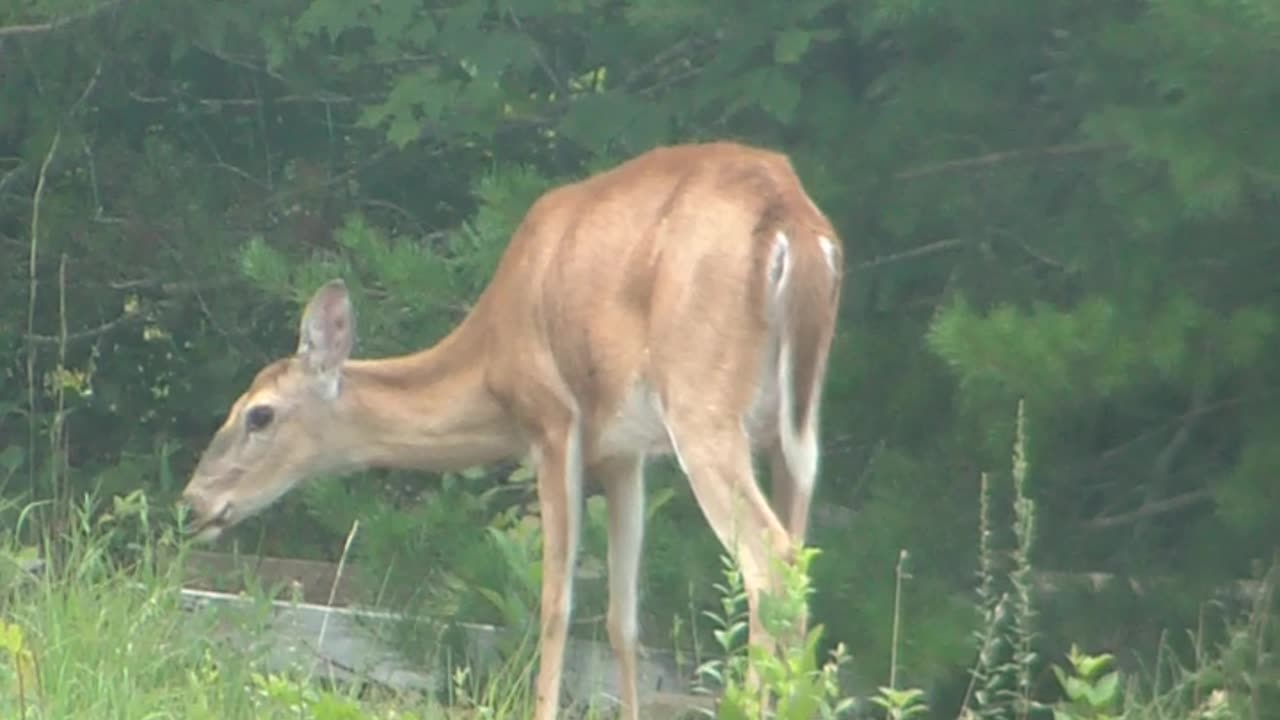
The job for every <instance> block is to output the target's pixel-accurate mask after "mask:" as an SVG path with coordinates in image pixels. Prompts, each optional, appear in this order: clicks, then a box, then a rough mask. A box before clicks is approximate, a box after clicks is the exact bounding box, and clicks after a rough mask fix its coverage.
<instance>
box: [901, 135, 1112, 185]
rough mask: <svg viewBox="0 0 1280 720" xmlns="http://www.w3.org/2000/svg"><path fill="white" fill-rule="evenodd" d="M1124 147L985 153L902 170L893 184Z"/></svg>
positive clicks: (1092, 145) (1078, 146)
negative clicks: (1035, 159)
mask: <svg viewBox="0 0 1280 720" xmlns="http://www.w3.org/2000/svg"><path fill="white" fill-rule="evenodd" d="M1124 147H1125V146H1124V145H1122V144H1120V143H1077V144H1074V145H1049V146H1047V147H1039V148H1024V149H1021V150H1002V151H999V152H993V153H987V154H986V155H979V156H977V157H969V158H959V159H957V160H947V161H945V162H940V163H934V164H932V165H922V166H920V167H916V168H911V169H910V170H903V171H902V172H899V173H897V174H896V175H894V179H897V180H914V179H916V178H922V177H928V176H930V175H942V174H945V173H949V172H957V171H961V170H973V169H976V168H986V167H992V166H994V165H1001V164H1003V163H1007V162H1014V161H1019V160H1030V159H1032V158H1042V157H1067V156H1071V155H1087V154H1093V153H1101V152H1108V151H1111V150H1120V149H1123V148H1124Z"/></svg>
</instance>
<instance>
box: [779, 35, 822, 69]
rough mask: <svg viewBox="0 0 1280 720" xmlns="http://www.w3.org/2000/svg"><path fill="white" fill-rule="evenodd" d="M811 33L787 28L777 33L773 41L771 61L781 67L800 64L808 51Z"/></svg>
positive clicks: (811, 37)
mask: <svg viewBox="0 0 1280 720" xmlns="http://www.w3.org/2000/svg"><path fill="white" fill-rule="evenodd" d="M812 39H813V35H812V33H810V32H809V31H808V30H801V29H800V28H789V29H787V30H783V31H782V32H780V33H778V36H777V37H776V38H774V40H773V59H774V60H775V61H777V62H779V63H782V64H783V65H791V64H793V63H797V62H800V60H801V59H802V58H803V57H804V55H805V53H806V52H808V51H809V43H810V41H811V40H812Z"/></svg>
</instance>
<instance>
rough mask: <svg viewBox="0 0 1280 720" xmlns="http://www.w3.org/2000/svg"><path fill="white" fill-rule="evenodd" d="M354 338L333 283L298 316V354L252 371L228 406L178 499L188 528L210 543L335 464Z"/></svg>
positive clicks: (339, 285) (347, 308) (339, 457)
mask: <svg viewBox="0 0 1280 720" xmlns="http://www.w3.org/2000/svg"><path fill="white" fill-rule="evenodd" d="M354 340H355V314H354V312H353V311H352V307H351V300H350V298H349V296H348V294H347V288H346V285H345V284H344V283H343V282H342V280H331V281H330V282H328V283H327V284H325V285H324V286H322V287H321V288H320V289H319V290H317V291H316V293H315V295H314V296H313V297H312V298H311V301H310V302H309V303H308V304H307V307H306V310H305V311H304V312H303V315H302V322H301V326H300V328H299V333H298V351H297V354H295V355H294V356H293V357H289V358H283V359H280V360H277V361H275V362H273V363H271V364H270V365H267V366H266V367H265V368H263V369H262V370H261V371H259V372H258V375H257V377H255V378H254V380H253V382H252V383H251V384H250V385H249V389H248V390H246V391H245V392H244V394H242V395H241V396H240V397H239V398H237V399H236V401H235V403H234V404H233V405H232V406H231V411H230V412H229V413H228V414H227V417H226V420H225V421H224V422H223V424H222V427H220V428H219V429H218V431H217V432H216V433H215V434H214V436H213V439H212V440H211V441H210V443H209V445H208V447H207V448H206V449H205V451H204V454H203V455H202V456H201V458H200V462H199V464H198V465H197V466H196V469H195V472H194V473H193V474H192V477H191V480H190V482H189V483H188V484H187V487H186V489H185V490H183V493H182V500H183V502H184V503H185V504H186V505H187V506H188V507H189V508H190V509H191V523H192V524H191V530H192V532H193V533H194V535H195V537H196V538H197V539H198V540H202V541H212V540H214V539H216V538H217V537H218V536H219V535H221V534H222V532H223V531H224V530H226V529H228V528H230V527H233V526H235V525H236V524H237V523H239V522H241V521H243V520H244V519H245V518H248V517H250V516H252V515H253V514H255V513H257V512H259V511H261V510H263V509H264V508H266V507H268V506H269V505H271V504H272V503H274V502H275V501H276V500H278V499H280V497H281V496H283V495H284V494H285V493H287V492H288V491H289V490H290V489H291V488H293V487H294V486H295V485H297V484H298V483H299V482H301V481H303V480H306V479H307V478H309V477H312V476H314V475H317V474H321V473H324V472H326V471H329V470H332V469H334V468H336V467H338V466H340V465H341V464H342V462H343V445H344V443H343V437H342V435H343V433H342V429H341V423H340V422H337V418H336V417H335V414H336V413H337V412H338V409H339V403H338V400H339V396H340V395H341V393H342V365H343V363H344V362H345V361H346V360H347V358H348V356H349V355H350V354H351V348H352V345H353V344H354Z"/></svg>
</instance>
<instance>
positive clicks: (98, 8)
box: [0, 0, 122, 38]
mask: <svg viewBox="0 0 1280 720" xmlns="http://www.w3.org/2000/svg"><path fill="white" fill-rule="evenodd" d="M121 2H122V0H111V2H105V3H102V4H101V5H95V6H94V7H91V8H89V9H88V10H86V11H84V12H82V13H76V14H75V15H68V16H66V17H62V18H57V19H54V20H50V21H48V22H42V23H28V24H25V25H6V26H4V27H0V38H2V37H7V36H9V35H37V34H40V33H47V32H53V31H54V30H57V29H58V28H61V27H63V26H65V25H70V24H71V23H74V22H78V21H80V20H87V19H89V18H91V17H93V16H95V15H97V14H98V13H100V12H102V11H104V10H109V9H111V8H113V7H115V6H117V5H119V4H120V3H121Z"/></svg>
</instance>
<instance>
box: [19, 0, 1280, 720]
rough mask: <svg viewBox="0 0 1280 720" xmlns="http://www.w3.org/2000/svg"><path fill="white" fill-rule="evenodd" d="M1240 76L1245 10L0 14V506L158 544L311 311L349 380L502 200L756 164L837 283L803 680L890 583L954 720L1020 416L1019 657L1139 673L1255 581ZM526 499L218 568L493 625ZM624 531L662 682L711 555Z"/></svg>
mask: <svg viewBox="0 0 1280 720" xmlns="http://www.w3.org/2000/svg"><path fill="white" fill-rule="evenodd" d="M1277 62H1280V5H1277V4H1275V3H1271V2H1265V1H1262V0H1255V1H1253V2H1250V1H1247V0H1234V1H1227V0H1217V1H1214V2H1202V1H1200V0H1148V1H1146V2H1143V1H1138V0H1134V1H1129V2H1096V1H1091V0H1083V1H1082V0H1039V1H1038V2H1023V3H1008V2H993V1H992V0H971V1H970V2H965V3H957V2H952V3H941V2H926V1H923V0H796V1H794V2H789V3H778V2H766V1H764V0H736V1H735V2H726V1H724V0H705V1H703V2H699V3H689V4H686V3H683V2H675V1H673V0H632V1H630V2H624V1H622V0H557V1H555V2H552V1H550V0H527V1H526V2H519V3H513V2H505V1H504V0H455V1H454V2H449V3H441V2H434V0H377V1H376V2H368V3H365V2H352V1H350V0H244V1H242V2H213V1H210V2H178V1H176V0H156V1H153V2H145V3H144V2H130V1H129V0H107V1H105V2H89V1H88V0H21V1H19V0H6V1H5V2H0V494H2V495H3V496H5V497H7V498H10V499H14V500H19V501H21V502H30V501H32V500H37V499H49V498H55V499H56V498H62V499H69V498H77V497H80V496H82V495H84V494H85V493H89V492H93V493H97V494H99V495H101V496H103V497H109V496H111V495H116V494H125V493H128V492H131V491H133V490H136V489H138V488H145V490H146V492H147V493H148V494H149V495H150V496H152V498H153V500H154V501H155V504H156V505H157V506H159V505H162V504H164V503H169V502H171V501H172V500H173V499H175V497H176V494H177V491H178V490H180V488H181V486H182V485H183V484H184V482H185V479H186V474H187V473H188V472H189V470H190V469H191V467H192V466H193V463H194V459H195V456H196V454H197V453H198V452H199V451H200V449H201V448H202V447H203V444H204V443H205V442H206V440H207V439H208V437H209V435H210V433H211V431H212V430H213V428H215V427H216V426H217V424H219V423H220V422H221V420H222V417H223V413H224V412H225V411H226V409H227V407H228V405H229V403H230V402H231V400H232V399H233V398H234V397H235V396H236V395H237V394H238V393H239V392H240V391H241V390H242V389H243V387H244V386H245V385H246V383H247V382H248V380H249V379H250V378H251V377H252V376H253V374H254V373H255V372H256V370H257V369H258V368H259V367H260V366H261V365H262V364H264V363H265V362H266V361H268V360H269V359H272V358H274V357H277V356H280V355H282V354H286V353H289V352H292V350H293V349H294V347H295V345H296V329H297V318H298V313H299V310H300V307H301V303H302V302H304V301H305V299H306V298H307V297H308V296H309V295H310V293H311V292H312V291H313V290H314V289H315V288H316V287H317V286H318V285H319V284H320V283H321V282H323V281H324V280H325V279H327V278H329V277H331V276H335V275H341V276H342V277H344V278H345V279H346V280H347V282H348V285H349V286H350V287H351V288H352V290H353V294H354V297H355V300H356V303H357V308H358V312H359V313H360V323H361V337H360V341H359V346H358V349H357V353H358V354H359V355H362V356H366V357H367V356H374V355H378V354H384V353H393V352H401V351H407V350H412V349H415V348H417V347H420V346H422V345H424V344H426V343H429V342H431V341H433V340H434V339H436V338H438V337H440V336H441V335H442V334H443V333H444V332H445V331H446V329H447V328H449V327H450V326H451V325H452V324H453V323H455V322H457V321H458V320H459V318H460V317H461V316H462V314H463V313H465V312H466V309H467V306H468V303H469V302H470V301H471V300H473V299H474V298H475V297H476V295H477V294H478V292H479V290H480V289H481V288H482V287H483V286H484V284H485V283H486V282H487V280H488V277H489V274H490V271H491V269H492V268H493V266H494V263H495V262H496V260H497V257H498V256H499V254H500V253H501V252H502V250H503V249H504V247H505V245H506V242H507V240H508V237H509V235H510V233H511V231H512V229H513V228H514V226H515V225H516V223H517V222H518V221H519V219H520V217H521V215H522V214H523V213H524V212H525V211H526V210H527V208H528V206H529V204H530V203H531V201H532V200H533V199H534V198H535V197H536V196H537V195H538V194H539V193H541V192H543V191H544V190H546V189H548V188H550V187H552V186H553V185H555V184H558V183H561V182H565V181H568V180H572V179H576V178H580V177H582V176H584V175H585V174H587V173H589V172H592V171H595V170H598V169H602V168H605V167H608V166H610V165H613V164H615V163H617V162H619V161H621V160H623V159H625V158H627V157H630V156H632V155H635V154H637V153H639V152H641V151H643V150H645V149H647V148H650V147H653V146H654V145H657V144H664V143H672V142H679V141H692V140H700V139H718V138H731V139H738V140H743V141H748V142H752V143H757V144H762V145H766V146H770V147H773V148H777V149H779V150H783V151H785V152H787V153H789V154H790V155H791V157H792V158H793V160H794V163H795V164H796V166H797V168H798V170H799V172H800V174H801V176H802V178H803V179H804V180H805V182H806V183H807V185H808V187H809V189H810V191H811V193H812V195H813V196H814V197H815V199H816V200H817V202H818V203H819V204H820V205H821V206H822V207H823V208H824V209H825V210H826V211H827V212H828V213H829V214H830V216H831V217H832V219H833V221H834V222H835V223H836V225H837V227H838V228H839V229H840V231H841V233H842V235H843V237H844V239H845V244H846V248H847V260H848V267H847V268H846V270H847V284H846V288H847V291H846V294H845V304H844V307H843V308H842V314H841V324H840V330H839V336H838V339H837V342H836V347H835V349H834V354H833V358H832V363H831V377H830V381H829V383H828V387H827V394H826V401H825V425H824V427H825V437H824V439H823V447H824V458H825V459H824V463H823V476H822V478H821V485H820V488H819V490H818V493H817V497H816V500H815V511H814V520H813V523H812V542H813V544H814V545H816V546H818V547H819V548H821V549H822V550H823V554H822V555H821V556H820V557H819V558H818V559H817V560H816V562H815V565H814V568H813V574H814V579H813V582H814V587H815V592H816V594H815V596H814V598H813V607H814V612H815V614H816V615H817V619H818V621H819V622H821V623H822V624H823V625H824V626H825V628H826V636H825V637H826V642H827V643H828V644H832V643H835V642H837V641H842V642H844V643H846V644H847V645H848V646H849V648H850V650H851V652H852V654H853V656H854V658H855V662H854V664H855V667H857V668H858V672H859V673H860V674H862V675H863V676H864V677H865V678H866V679H867V682H869V683H874V682H876V681H879V680H881V679H882V678H883V677H884V676H885V674H886V673H885V668H886V667H887V664H888V657H889V645H890V624H891V623H890V619H891V616H892V613H893V600H894V586H895V583H894V574H895V567H896V565H897V563H898V561H899V556H900V551H901V550H906V551H907V552H908V553H909V569H910V578H909V579H908V580H907V581H906V582H905V584H904V589H903V595H902V600H903V606H902V617H903V623H904V628H905V629H904V632H903V638H902V642H903V647H902V649H901V654H900V656H899V658H898V659H899V663H900V666H901V670H900V671H901V672H903V673H904V674H906V675H907V676H909V677H911V678H912V682H914V683H916V684H918V685H921V686H927V687H929V688H931V689H932V690H933V692H934V693H935V697H936V698H940V699H939V700H938V703H939V705H940V706H941V705H945V702H944V701H943V700H941V699H942V698H947V697H954V696H956V695H958V694H959V692H960V691H961V690H963V687H964V685H965V684H966V682H967V677H966V675H965V673H966V668H967V667H968V666H969V665H970V664H971V662H972V659H973V654H974V638H973V637H972V631H973V628H974V627H975V622H976V621H977V619H978V618H977V615H978V608H977V607H976V606H975V600H974V597H975V585H976V582H975V576H976V573H977V571H978V562H979V558H978V546H979V532H978V527H979V523H978V520H979V515H980V507H979V506H980V503H979V497H980V493H979V489H980V484H981V483H982V478H983V476H984V474H985V476H986V477H987V478H988V481H989V483H990V486H991V487H996V488H1002V487H1007V485H1008V483H1007V481H1008V478H1009V476H1010V472H1011V470H1012V468H1013V467H1014V463H1013V457H1012V450H1011V448H1012V446H1013V440H1014V427H1015V422H1016V420H1017V417H1018V403H1019V401H1022V402H1023V403H1024V405H1023V407H1024V411H1025V430H1026V437H1027V458H1026V459H1027V462H1028V467H1029V474H1028V478H1029V479H1028V492H1029V494H1030V496H1031V497H1032V498H1033V499H1034V501H1035V503H1036V506H1037V508H1038V513H1037V516H1036V518H1037V522H1036V526H1035V543H1036V544H1035V551H1034V555H1033V557H1032V561H1033V563H1034V566H1035V568H1036V572H1037V575H1036V577H1037V578H1038V579H1037V582H1038V583H1039V584H1038V585H1037V587H1040V588H1041V589H1042V590H1044V591H1045V592H1044V598H1043V602H1042V611H1041V613H1040V616H1039V619H1038V623H1039V625H1038V631H1039V633H1040V636H1041V638H1042V640H1043V642H1044V643H1045V648H1044V651H1043V652H1044V657H1046V658H1047V659H1048V660H1051V661H1054V662H1057V661H1058V659H1060V658H1061V656H1062V655H1061V654H1062V652H1063V651H1065V648H1066V647H1068V646H1069V644H1070V643H1071V642H1072V641H1075V642H1079V643H1081V644H1082V645H1085V646H1088V647H1090V648H1092V649H1097V650H1110V651H1112V652H1116V653H1117V654H1118V655H1120V657H1121V658H1122V659H1123V660H1125V661H1131V662H1137V658H1143V657H1150V655H1151V654H1152V653H1153V652H1154V651H1155V649H1156V646H1157V644H1158V643H1159V641H1160V637H1161V633H1162V631H1171V632H1169V634H1168V637H1172V638H1174V639H1175V640H1176V641H1181V640H1182V639H1183V638H1182V636H1181V634H1180V633H1181V632H1182V629H1184V628H1188V627H1193V626H1195V625H1196V623H1197V621H1198V618H1201V619H1202V617H1201V616H1202V610H1203V609H1204V607H1206V603H1207V601H1208V599H1209V598H1210V597H1211V596H1212V591H1213V589H1215V588H1219V587H1221V586H1223V585H1224V584H1225V583H1227V582H1229V581H1236V580H1241V579H1248V578H1255V577H1258V576H1259V575H1260V574H1261V573H1262V572H1263V571H1265V569H1266V568H1267V567H1268V566H1269V564H1270V563H1271V562H1272V560H1273V556H1274V554H1275V553H1276V551H1277V548H1278V547H1280V522H1277V517H1278V514H1277V508H1278V507H1280V477H1277V468H1280V443H1277V442H1276V441H1275V438H1276V437H1277V435H1278V434H1280V403H1278V402H1277V390H1278V389H1280V363H1277V362H1276V359H1277V358H1278V357H1280V326H1278V325H1280V321H1278V318H1280V315H1278V314H1277V313H1280V292H1278V291H1280V265H1277V259H1278V258H1280V236H1278V235H1277V233H1276V228H1277V227H1280V225H1278V222H1280V140H1277V135H1276V130H1275V128H1276V125H1274V123H1275V122H1276V120H1277V119H1280V74H1278V73H1275V65H1274V63H1277ZM51 438H52V442H51ZM529 480H530V475H529V472H528V469H527V468H526V467H523V466H521V467H500V468H486V469H483V470H476V471H474V472H467V473H463V474H459V475H457V476H449V477H433V476H423V475H411V474H394V473H368V474H365V475H362V476H359V477H353V478H345V479H341V480H338V479H334V480H329V481H325V482H317V483H315V484H314V485H312V486H309V487H307V488H306V489H304V490H301V491H299V492H298V493H295V494H294V495H292V496H290V497H288V498H286V499H285V500H284V501H282V503H281V504H280V505H279V506H278V507H276V508H274V509H273V510H271V511H270V512H268V513H267V514H265V515H264V516H263V517H262V518H259V519H258V520H256V521H254V522H253V523H251V524H249V525H247V526H245V527H244V528H242V529H240V530H238V531H237V532H236V533H235V534H234V536H235V537H234V538H232V539H230V540H227V541H224V546H228V547H229V546H230V545H232V544H237V545H239V547H240V549H241V550H242V551H244V552H261V553H267V554H274V555H285V556H291V557H311V558H334V557H336V556H337V555H338V554H339V553H340V552H341V550H342V547H343V542H344V539H345V537H346V534H347V532H348V531H349V529H350V527H351V524H352V522H353V520H355V519H359V520H360V522H361V525H362V531H361V532H362V534H361V536H360V537H359V539H358V540H357V542H356V543H355V545H354V546H353V548H352V552H353V554H354V555H355V556H356V557H357V558H362V559H363V562H364V565H365V566H366V567H368V568H371V572H374V573H376V575H377V578H376V579H377V582H378V583H384V581H385V584H386V586H387V587H388V588H390V590H389V591H388V595H387V596H386V597H387V598H389V599H387V600H385V601H386V602H388V603H398V604H401V605H406V604H412V603H417V604H420V605H425V606H426V607H427V609H428V610H430V611H431V612H435V613H439V614H444V615H453V616H458V617H463V618H464V619H469V620H476V621H484V622H507V623H511V622H524V621H526V620H527V619H528V618H530V617H534V615H533V614H531V613H533V612H534V610H533V608H536V605H535V603H536V588H537V582H536V573H537V563H536V558H537V551H536V548H537V537H536V521H533V520H531V519H530V514H531V513H532V512H534V509H533V507H531V506H532V503H533V499H534V496H533V486H532V484H531V483H530V482H529ZM650 497H651V498H652V500H651V504H652V511H651V512H650V519H649V527H648V530H647V543H648V545H647V552H646V555H645V560H644V569H643V593H644V599H643V601H642V611H643V621H642V626H643V633H644V639H645V641H646V642H648V643H650V644H654V645H672V644H676V645H680V646H682V647H687V646H690V645H691V644H692V643H694V640H696V639H697V638H698V637H699V634H702V635H703V636H705V634H706V633H707V632H708V630H707V629H706V628H705V627H701V626H700V625H699V621H698V617H699V614H700V612H701V610H703V609H705V608H707V607H710V606H713V605H714V604H715V603H716V599H715V591H714V589H713V583H714V582H717V581H718V580H719V568H720V565H719V562H718V559H717V556H718V554H719V547H718V546H717V545H716V543H715V539H714V537H713V536H712V534H711V532H710V530H709V529H708V528H707V527H706V525H705V523H704V522H703V520H702V519H701V517H700V515H699V514H698V511H697V509H696V506H695V504H694V503H693V501H692V498H691V496H690V493H689V491H688V489H687V488H686V486H685V484H684V483H683V481H682V479H681V478H680V476H679V474H678V473H676V472H674V470H673V468H671V467H667V466H661V467H657V468H655V470H654V471H653V477H652V481H651V483H650ZM599 502H600V498H592V499H590V507H589V514H588V518H589V525H588V527H587V528H586V536H585V538H584V542H585V543H586V549H585V551H584V554H583V561H582V562H583V568H582V570H581V572H582V578H581V580H580V587H581V588H582V590H581V591H580V594H579V596H578V597H579V599H578V601H577V606H578V609H577V611H576V613H577V616H578V617H580V618H584V622H583V625H584V626H585V627H583V628H580V629H579V630H580V631H581V632H597V631H598V630H599V628H598V627H594V629H593V626H592V623H593V622H594V623H595V625H596V626H598V617H599V615H600V614H601V613H602V611H603V607H604V584H603V581H602V580H601V578H600V572H599V568H600V565H601V563H602V558H603V551H604V535H603V529H602V524H601V521H602V510H603V508H602V507H600V506H599ZM1001 507H1003V506H1001ZM50 518H51V519H50V522H55V523H56V522H57V519H56V518H57V515H56V513H54V514H51V515H50ZM11 519H12V518H7V519H5V518H0V522H8V521H9V520H11ZM998 527H1000V526H999V525H998ZM1086 573H1092V574H1095V575H1093V576H1092V577H1097V575H1096V574H1107V575H1108V576H1112V577H1117V578H1121V579H1126V578H1127V579H1130V580H1132V581H1131V582H1113V583H1110V584H1105V585H1103V586H1102V587H1101V589H1097V588H1093V586H1090V588H1089V589H1086V590H1081V591H1078V592H1074V591H1070V590H1069V588H1070V587H1071V583H1070V582H1069V581H1070V580H1071V579H1072V578H1077V579H1078V578H1081V577H1085V574H1086ZM384 576H385V577H384ZM1152 583H1156V584H1155V585H1153V584H1152ZM1153 587H1154V588H1158V589H1156V590H1152V588H1153ZM593 617H595V618H597V619H596V620H594V621H592V620H591V618H593ZM1040 677H1041V679H1042V680H1045V681H1046V682H1048V681H1049V679H1050V677H1051V676H1050V675H1049V674H1048V673H1047V671H1045V672H1044V673H1042V674H1041V676H1040Z"/></svg>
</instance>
